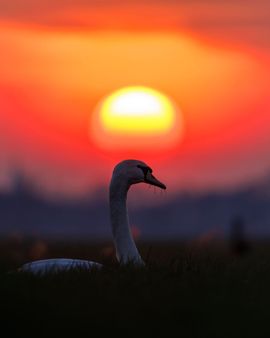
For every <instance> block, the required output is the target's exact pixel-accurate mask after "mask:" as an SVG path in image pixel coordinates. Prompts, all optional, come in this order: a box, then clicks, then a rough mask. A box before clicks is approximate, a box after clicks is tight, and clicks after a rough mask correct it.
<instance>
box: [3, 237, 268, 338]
mask: <svg viewBox="0 0 270 338" xmlns="http://www.w3.org/2000/svg"><path fill="white" fill-rule="evenodd" d="M76 248H77V249H76ZM87 248H88V247H87V246H79V245H78V246H71V247H68V246H56V245H55V246H52V247H51V250H50V254H49V255H48V256H50V255H51V256H58V257H59V256H64V255H65V256H67V257H70V256H71V257H77V258H86V257H85V256H88V255H89V257H93V258H94V259H96V260H97V261H101V262H104V264H105V266H106V267H105V268H104V269H103V270H102V271H92V272H87V271H83V270H80V271H73V272H66V273H61V274H58V275H51V276H47V277H46V278H44V277H39V276H37V277H33V276H31V275H28V274H25V273H24V274H18V273H14V272H10V271H11V270H13V269H14V268H15V265H16V264H15V263H16V262H15V261H11V260H10V261H9V260H8V257H7V256H5V252H7V251H6V250H8V247H6V249H5V248H3V247H2V271H1V275H0V297H1V298H0V299H1V302H0V309H1V321H2V324H1V327H2V330H4V329H5V330H8V331H7V332H8V333H9V334H8V336H11V335H12V334H15V333H17V334H18V333H19V334H20V336H22V335H25V334H28V335H29V334H31V333H34V334H36V336H38V337H45V336H46V337H48V336H49V335H51V333H52V332H53V333H56V332H59V333H60V334H61V336H64V335H65V334H67V333H71V331H73V332H75V334H76V335H79V336H80V335H84V336H86V337H103V336H108V335H110V336H112V337H113V336H114V335H117V336H123V337H185V338H188V337H192V338H193V337H200V338H202V337H207V338H211V337H216V338H222V337H224V338H225V337H226V338H228V337H254V338H260V337H262V338H263V337H269V336H270V322H269V319H270V309H269V307H270V306H269V304H270V247H269V246H268V245H258V246H256V247H255V246H254V247H253V249H252V250H250V251H247V252H245V253H243V254H237V253H234V252H231V251H230V250H228V249H226V248H224V247H223V248H222V249H220V246H204V245H202V246H199V247H197V246H192V247H190V246H183V245H180V244H179V245H178V244H175V245H172V244H170V245H169V244H166V245H165V244H163V245H157V244H155V245H149V244H148V245H142V246H141V248H140V249H141V252H142V253H143V256H144V257H145V258H146V259H147V261H148V263H147V267H146V268H145V269H135V268H133V267H132V266H128V267H119V266H118V265H117V264H116V262H115V261H114V260H113V259H112V258H110V256H104V255H103V254H100V255H99V256H98V255H96V257H95V256H94V252H102V250H98V248H99V249H100V247H99V246H93V247H92V248H88V249H87ZM76 250H77V251H76ZM80 250H81V251H80ZM79 252H80V253H81V254H79ZM75 254H76V255H75ZM91 254H93V256H91ZM17 263H18V262H17Z"/></svg>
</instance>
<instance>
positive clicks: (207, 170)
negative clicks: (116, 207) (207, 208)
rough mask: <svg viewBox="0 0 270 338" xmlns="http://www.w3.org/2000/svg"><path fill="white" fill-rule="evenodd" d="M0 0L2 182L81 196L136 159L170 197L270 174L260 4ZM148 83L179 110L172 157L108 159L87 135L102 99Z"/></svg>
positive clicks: (266, 47) (268, 18)
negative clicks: (181, 132)
mask: <svg viewBox="0 0 270 338" xmlns="http://www.w3.org/2000/svg"><path fill="white" fill-rule="evenodd" d="M89 3H90V2H89V1H83V0H80V1H77V2H76V3H74V2H73V1H67V0H66V1H60V0H56V1H46V2H45V1H39V2H36V1H33V0H31V1H30V0H25V1H19V0H15V1H12V2H10V1H7V0H6V1H1V2H0V50H1V54H0V117H1V125H0V131H1V134H0V163H1V167H0V186H2V187H3V188H4V187H8V186H9V184H10V181H11V173H12V168H13V167H16V168H17V170H22V171H23V172H24V173H25V174H26V175H27V176H28V178H29V179H31V180H32V181H33V182H34V183H35V184H36V185H37V186H39V187H41V188H42V189H43V190H46V191H51V192H54V193H60V194H61V193H64V194H68V195H74V194H81V193H84V192H85V191H87V190H89V189H90V190H91V189H95V188H97V187H98V186H99V185H100V184H104V182H107V180H108V178H109V175H110V170H111V167H112V165H113V163H115V161H117V160H118V159H120V158H122V157H123V156H124V157H131V156H132V157H134V156H137V157H140V159H142V160H145V161H148V162H149V163H150V164H151V166H153V167H154V169H155V168H156V170H155V171H156V172H158V173H159V176H160V177H161V178H163V180H164V181H166V182H167V184H168V186H169V187H170V186H171V190H173V191H175V190H177V189H181V188H189V187H192V188H213V187H227V186H235V185H238V184H242V183H245V182H248V181H249V180H252V179H256V178H257V177H260V176H261V175H264V174H266V173H267V172H269V169H270V158H269V156H268V153H269V147H270V95H269V94H270V90H269V88H270V67H269V65H270V57H269V55H270V52H269V51H270V41H269V36H270V35H269V33H270V23H269V22H270V14H269V13H270V11H269V9H270V8H269V7H270V6H269V4H268V2H267V1H263V0H261V1H258V2H256V3H255V2H254V1H253V2H252V1H245V2H244V1H241V0H238V1H234V2H233V4H228V3H227V2H225V1H195V0H194V1H192V2H190V1H156V2H154V1H146V2H145V1H144V2H141V1H136V2H135V1H127V2H125V5H122V4H121V2H120V1H96V2H95V1H92V2H91V5H90V4H89ZM129 85H143V86H150V87H152V88H154V89H157V90H160V91H162V92H163V93H166V94H167V95H169V96H170V97H171V98H172V99H173V100H174V101H175V102H176V103H177V105H178V106H179V107H180V109H181V111H182V112H183V118H184V121H185V137H184V139H183V140H182V141H181V142H179V144H177V145H176V146H175V147H174V148H173V149H171V151H168V152H166V153H164V152H162V151H158V145H157V149H156V152H153V153H152V154H148V153H145V152H141V151H138V152H135V153H134V152H132V151H131V152H127V153H125V154H122V153H120V152H115V151H114V152H108V151H102V150H101V149H98V148H97V146H96V145H95V144H94V143H93V141H92V140H91V139H89V137H88V131H89V120H90V117H91V114H92V113H93V111H94V109H95V107H96V106H97V104H98V103H99V102H100V100H101V99H102V98H103V97H104V96H106V95H109V94H110V93H111V92H113V91H114V90H117V89H119V88H121V87H123V86H129Z"/></svg>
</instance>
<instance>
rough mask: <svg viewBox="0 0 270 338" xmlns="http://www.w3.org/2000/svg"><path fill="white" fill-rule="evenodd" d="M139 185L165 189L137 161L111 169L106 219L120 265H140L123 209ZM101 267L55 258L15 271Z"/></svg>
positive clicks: (78, 260)
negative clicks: (133, 188)
mask: <svg viewBox="0 0 270 338" xmlns="http://www.w3.org/2000/svg"><path fill="white" fill-rule="evenodd" d="M140 182H145V183H149V184H151V185H155V186H158V187H160V188H161V189H166V187H165V185H164V184H163V183H161V182H159V181H158V180H157V179H156V178H155V177H154V176H153V175H152V169H151V168H150V167H149V166H147V165H146V164H145V163H143V162H141V161H137V160H125V161H122V162H120V163H118V164H117V165H116V167H115V168H114V171H113V175H112V179H111V183H110V218H111V226H112V234H113V238H114V244H115V248H116V257H117V260H118V261H119V262H120V263H121V264H127V263H133V264H134V265H138V266H142V265H144V262H143V260H142V258H141V256H140V254H139V252H138V250H137V247H136V244H135V242H134V240H133V237H132V235H131V231H130V227H129V221H128V214H127V206H126V201H127V193H128V190H129V188H130V186H131V185H132V184H136V183H140ZM101 267H102V264H100V263H96V262H92V261H88V260H81V259H66V258H56V259H46V260H40V261H34V262H30V263H26V264H24V265H23V266H22V267H21V268H20V269H19V270H20V271H25V272H30V273H33V274H46V273H50V272H58V271H69V270H72V269H87V270H88V269H89V270H90V269H93V268H95V269H96V268H98V269H99V268H101Z"/></svg>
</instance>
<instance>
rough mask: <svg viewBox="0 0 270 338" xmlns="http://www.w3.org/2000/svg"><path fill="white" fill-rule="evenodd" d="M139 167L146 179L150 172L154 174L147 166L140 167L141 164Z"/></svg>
mask: <svg viewBox="0 0 270 338" xmlns="http://www.w3.org/2000/svg"><path fill="white" fill-rule="evenodd" d="M137 167H138V168H140V169H141V170H142V171H143V174H144V177H146V175H147V173H148V172H150V173H152V172H153V170H152V169H151V168H150V167H146V166H143V165H140V164H138V165H137Z"/></svg>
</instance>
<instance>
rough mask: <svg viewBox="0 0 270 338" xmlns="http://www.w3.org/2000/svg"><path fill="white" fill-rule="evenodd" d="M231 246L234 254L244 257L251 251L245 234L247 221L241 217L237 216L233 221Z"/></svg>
mask: <svg viewBox="0 0 270 338" xmlns="http://www.w3.org/2000/svg"><path fill="white" fill-rule="evenodd" d="M230 244H231V250H232V252H233V253H234V254H236V255H243V254H245V253H247V252H248V251H250V244H249V243H248V240H247V238H246V234H245V221H244V219H243V218H242V217H241V216H236V217H234V218H233V219H232V221H231V228H230Z"/></svg>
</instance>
